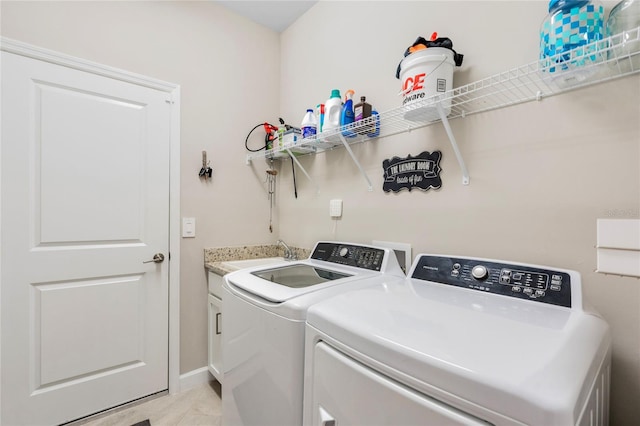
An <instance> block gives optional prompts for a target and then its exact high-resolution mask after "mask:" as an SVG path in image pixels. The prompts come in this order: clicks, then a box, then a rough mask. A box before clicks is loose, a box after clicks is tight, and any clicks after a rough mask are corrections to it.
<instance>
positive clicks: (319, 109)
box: [316, 104, 324, 133]
mask: <svg viewBox="0 0 640 426" xmlns="http://www.w3.org/2000/svg"><path fill="white" fill-rule="evenodd" d="M316 119H317V120H318V133H322V128H323V127H324V104H318V105H316Z"/></svg>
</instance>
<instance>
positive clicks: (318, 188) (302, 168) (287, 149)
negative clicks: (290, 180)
mask: <svg viewBox="0 0 640 426" xmlns="http://www.w3.org/2000/svg"><path fill="white" fill-rule="evenodd" d="M284 150H285V151H287V154H289V156H290V157H291V159H292V160H293V162H294V163H296V165H297V166H298V168H299V169H300V170H302V173H304V175H305V176H306V177H307V179H309V182H311V183H312V184H313V185H314V186H315V187H316V194H319V193H320V187H319V186H318V185H317V184H316V183H315V182H314V181H313V179H311V176H309V173H307V171H306V170H305V168H304V167H302V164H300V161H298V159H297V158H296V156H295V155H293V152H291V151H290V150H289V148H285V149H284Z"/></svg>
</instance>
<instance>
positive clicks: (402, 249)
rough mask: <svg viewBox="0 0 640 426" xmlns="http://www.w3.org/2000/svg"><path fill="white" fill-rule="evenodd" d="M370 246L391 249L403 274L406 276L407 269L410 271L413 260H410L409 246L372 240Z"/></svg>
mask: <svg viewBox="0 0 640 426" xmlns="http://www.w3.org/2000/svg"><path fill="white" fill-rule="evenodd" d="M371 244H373V245H374V246H377V247H384V248H388V249H392V250H393V251H394V252H395V253H396V257H397V258H398V263H399V264H400V267H401V268H402V270H403V271H404V273H405V274H407V273H408V272H409V269H411V263H412V262H413V259H412V258H411V244H408V243H395V242H392V241H377V240H373V241H372V242H371Z"/></svg>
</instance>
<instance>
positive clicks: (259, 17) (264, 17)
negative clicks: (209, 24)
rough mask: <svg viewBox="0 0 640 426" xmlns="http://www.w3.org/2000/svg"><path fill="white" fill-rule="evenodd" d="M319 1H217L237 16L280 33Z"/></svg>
mask: <svg viewBox="0 0 640 426" xmlns="http://www.w3.org/2000/svg"><path fill="white" fill-rule="evenodd" d="M317 1H318V0H313V1H310V0H295V1H294V0H289V1H272V0H262V1H245V0H235V1H222V0H217V2H218V3H220V4H221V5H223V6H225V7H227V8H229V9H231V10H233V11H234V12H236V13H237V14H239V15H242V16H244V17H246V18H249V19H251V20H252V21H254V22H257V23H258V24H260V25H264V26H265V27H268V28H271V29H272V30H274V31H276V32H279V33H280V32H282V31H284V30H285V29H287V27H288V26H289V25H291V24H292V23H293V22H294V21H295V20H296V19H298V18H299V17H300V16H301V15H302V14H304V13H305V12H306V11H307V10H309V9H310V8H311V6H313V5H314V4H316V3H317Z"/></svg>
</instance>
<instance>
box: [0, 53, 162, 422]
mask: <svg viewBox="0 0 640 426" xmlns="http://www.w3.org/2000/svg"><path fill="white" fill-rule="evenodd" d="M1 78H2V142H1V157H0V159H1V166H2V170H1V177H0V182H1V184H2V186H1V194H2V203H1V208H2V210H1V216H0V217H1V221H2V222H1V226H0V229H1V232H2V245H1V253H2V259H1V266H0V272H1V288H0V290H1V299H2V300H1V309H0V312H1V315H2V316H1V322H0V324H1V338H2V342H1V349H2V353H1V357H0V362H1V366H0V368H1V371H2V378H1V386H2V389H1V392H0V395H1V398H2V401H1V402H2V405H1V407H2V410H1V415H2V418H1V420H0V423H2V424H5V425H33V424H59V423H63V422H66V421H70V420H74V419H77V418H80V417H83V416H86V415H89V414H92V413H95V412H98V411H101V410H104V409H107V408H110V407H113V406H116V405H119V404H122V403H125V402H128V401H131V400H133V399H136V398H139V397H143V396H146V395H149V394H152V393H155V392H158V391H162V390H165V389H167V387H168V269H169V262H168V247H169V154H170V152H169V150H170V126H171V123H170V113H171V103H170V99H169V97H170V95H169V94H168V93H166V92H162V91H159V90H155V89H150V88H146V87H142V86H139V85H136V84H132V83H128V82H124V81H119V80H117V79H114V78H108V77H103V76H99V75H96V74H93V73H89V72H84V71H79V70H75V69H72V68H68V67H64V66H59V65H54V64H51V63H47V62H43V61H38V60H35V59H30V58H27V57H24V56H20V55H16V54H12V53H7V52H2V74H1ZM155 253H161V254H163V255H164V256H165V260H164V262H162V263H154V262H151V263H143V262H144V261H147V260H151V259H152V258H153V256H154V254H155Z"/></svg>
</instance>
